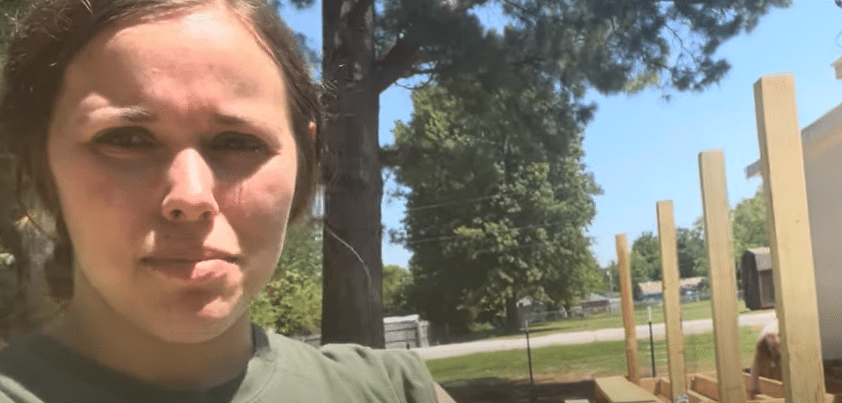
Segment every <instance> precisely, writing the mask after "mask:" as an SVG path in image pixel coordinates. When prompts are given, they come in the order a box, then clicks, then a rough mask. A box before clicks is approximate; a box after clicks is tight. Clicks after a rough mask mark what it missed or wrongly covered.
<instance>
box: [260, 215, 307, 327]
mask: <svg viewBox="0 0 842 403" xmlns="http://www.w3.org/2000/svg"><path fill="white" fill-rule="evenodd" d="M321 234H322V232H321V229H320V227H319V226H316V225H312V224H307V225H302V226H300V227H293V228H290V230H289V231H288V234H287V239H286V242H285V245H284V251H283V253H282V254H281V258H280V259H279V260H278V266H277V269H276V271H275V275H274V276H273V278H272V280H270V281H269V283H268V284H267V285H266V288H265V289H264V290H263V291H261V292H260V294H258V295H257V296H256V297H255V298H254V299H253V300H252V301H251V303H250V304H249V315H250V316H251V319H252V321H253V322H254V323H255V324H257V325H259V326H263V327H268V328H274V329H276V330H277V331H278V333H281V334H286V335H289V334H310V333H314V332H316V331H317V330H318V329H319V326H320V324H321V315H322V284H321V281H322V280H321V267H322V262H321Z"/></svg>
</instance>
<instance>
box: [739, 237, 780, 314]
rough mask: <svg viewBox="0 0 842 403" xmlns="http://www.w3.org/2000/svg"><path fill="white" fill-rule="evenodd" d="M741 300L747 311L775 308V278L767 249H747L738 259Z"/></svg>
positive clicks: (769, 252)
mask: <svg viewBox="0 0 842 403" xmlns="http://www.w3.org/2000/svg"><path fill="white" fill-rule="evenodd" d="M740 269H741V272H740V278H742V282H743V284H742V285H743V287H742V288H743V299H745V302H746V306H747V307H748V309H770V308H774V307H775V276H774V273H773V272H772V252H771V251H770V250H769V248H768V247H764V248H755V249H749V250H747V251H746V252H745V253H743V256H742V259H740Z"/></svg>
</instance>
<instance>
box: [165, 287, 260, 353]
mask: <svg viewBox="0 0 842 403" xmlns="http://www.w3.org/2000/svg"><path fill="white" fill-rule="evenodd" d="M237 302H238V301H237V300H234V301H230V300H226V299H223V298H216V299H213V300H210V301H205V302H204V303H203V304H198V303H195V304H188V305H187V306H180V307H178V308H176V311H177V312H171V314H170V315H168V316H169V317H168V318H167V320H165V321H163V322H166V323H162V322H159V323H156V326H155V327H156V328H157V331H156V332H155V333H157V334H158V335H159V337H160V338H162V339H164V340H165V341H167V342H170V343H186V344H193V343H203V342H207V341H210V340H213V339H215V338H217V337H219V336H221V335H222V334H224V333H225V332H227V331H228V330H229V329H230V328H231V327H232V326H235V325H237V324H238V322H242V321H243V319H244V317H246V316H247V315H246V312H245V309H243V308H241V307H240V305H241V304H239V303H237ZM245 323H246V324H247V323H248V321H247V320H245Z"/></svg>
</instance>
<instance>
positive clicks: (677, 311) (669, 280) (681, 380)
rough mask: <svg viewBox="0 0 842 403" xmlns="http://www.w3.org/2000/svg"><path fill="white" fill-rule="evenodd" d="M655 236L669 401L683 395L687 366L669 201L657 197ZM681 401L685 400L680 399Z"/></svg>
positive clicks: (673, 223)
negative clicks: (659, 199)
mask: <svg viewBox="0 0 842 403" xmlns="http://www.w3.org/2000/svg"><path fill="white" fill-rule="evenodd" d="M656 210H657V212H658V238H659V240H660V244H661V271H662V273H663V274H662V277H661V278H662V279H663V281H662V284H663V286H662V288H661V290H662V291H663V299H664V325H665V326H666V332H667V363H668V364H669V370H670V394H671V398H672V401H673V402H676V401H679V400H680V399H679V397H681V396H685V397H686V395H687V385H686V380H687V369H686V367H685V363H684V334H683V333H682V332H681V301H680V300H679V297H680V295H679V294H680V292H681V290H680V288H681V287H680V285H679V281H678V252H677V248H676V243H675V220H674V219H673V213H672V201H670V200H666V201H659V202H658V204H657V209H656ZM682 401H686V399H685V400H682Z"/></svg>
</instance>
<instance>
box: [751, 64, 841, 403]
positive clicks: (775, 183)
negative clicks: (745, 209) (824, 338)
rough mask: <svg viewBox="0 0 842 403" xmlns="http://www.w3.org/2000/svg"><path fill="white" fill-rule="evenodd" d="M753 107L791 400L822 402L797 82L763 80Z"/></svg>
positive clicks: (783, 77)
mask: <svg viewBox="0 0 842 403" xmlns="http://www.w3.org/2000/svg"><path fill="white" fill-rule="evenodd" d="M754 102H755V110H756V113H757V134H758V138H759V143H760V160H761V161H762V162H761V169H762V172H763V186H764V189H765V191H766V197H767V202H768V218H769V219H768V221H769V242H770V247H771V250H772V268H773V270H774V272H775V300H776V303H775V305H776V308H777V313H778V322H779V329H780V334H781V344H782V349H781V350H782V351H781V353H782V366H783V378H784V380H783V383H784V390H785V392H786V400H787V401H788V402H799V403H800V402H822V401H824V393H825V386H824V374H823V369H822V352H821V341H820V336H819V323H818V316H819V315H818V306H817V302H816V282H815V272H814V268H813V249H812V242H811V240H810V219H809V216H808V214H807V191H806V186H805V184H804V153H803V150H802V148H801V135H800V131H799V129H798V116H797V112H796V106H795V79H794V78H793V76H792V75H789V74H788V75H777V76H765V77H763V78H761V79H760V80H758V81H757V82H756V83H755V84H754Z"/></svg>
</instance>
